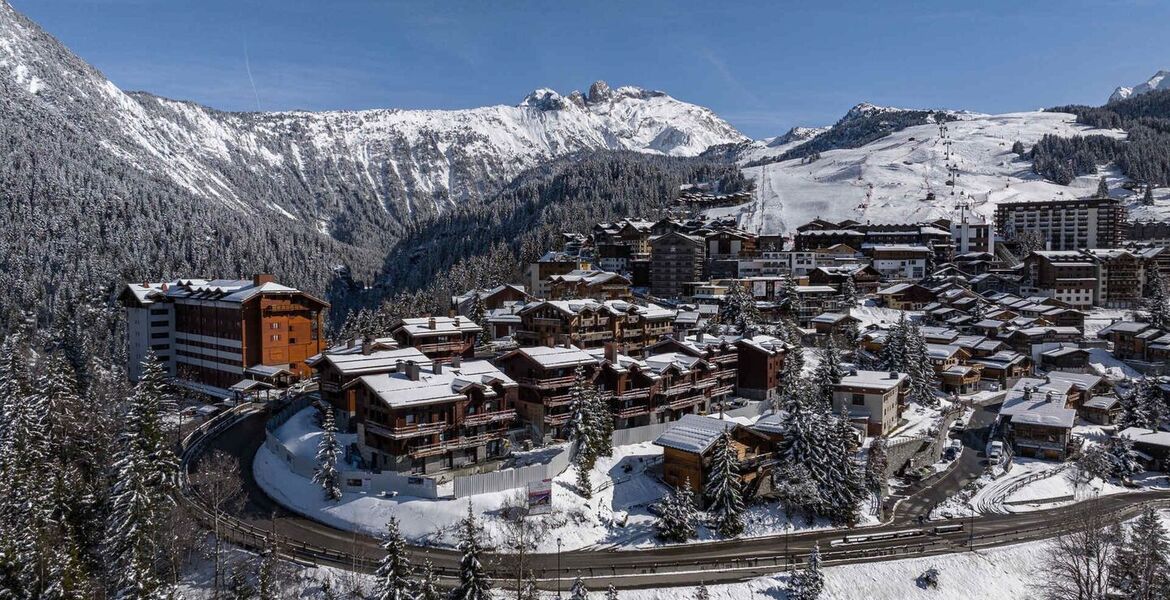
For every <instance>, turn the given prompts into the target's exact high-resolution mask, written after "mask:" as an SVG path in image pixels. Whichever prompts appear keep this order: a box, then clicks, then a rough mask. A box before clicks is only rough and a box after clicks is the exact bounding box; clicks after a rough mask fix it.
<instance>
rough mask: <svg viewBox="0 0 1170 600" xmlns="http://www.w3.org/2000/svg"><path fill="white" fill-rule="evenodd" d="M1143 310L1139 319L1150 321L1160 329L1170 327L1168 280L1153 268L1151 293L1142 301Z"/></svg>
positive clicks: (1150, 285) (1137, 316)
mask: <svg viewBox="0 0 1170 600" xmlns="http://www.w3.org/2000/svg"><path fill="white" fill-rule="evenodd" d="M1142 308H1143V309H1144V311H1143V312H1141V313H1140V314H1138V315H1136V318H1137V320H1139V321H1143V322H1146V323H1149V324H1150V325H1152V326H1154V327H1157V328H1159V329H1163V330H1167V329H1170V297H1168V294H1167V292H1166V280H1165V279H1164V278H1162V277H1161V276H1160V275H1158V274H1157V269H1154V270H1153V276H1152V277H1151V278H1150V283H1149V295H1148V296H1146V298H1145V299H1144V300H1143V301H1142Z"/></svg>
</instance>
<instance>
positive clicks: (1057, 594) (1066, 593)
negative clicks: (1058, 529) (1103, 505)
mask: <svg viewBox="0 0 1170 600" xmlns="http://www.w3.org/2000/svg"><path fill="white" fill-rule="evenodd" d="M1069 522H1070V523H1076V524H1077V525H1076V527H1075V528H1074V529H1073V530H1071V531H1069V532H1067V533H1064V534H1061V535H1059V536H1057V537H1056V539H1054V540H1053V541H1052V542H1051V545H1050V546H1049V548H1048V555H1047V557H1046V559H1045V561H1044V572H1043V573H1042V581H1041V582H1040V583H1039V584H1037V585H1036V591H1037V593H1038V594H1039V596H1040V597H1041V598H1044V599H1046V600H1101V599H1103V598H1105V597H1106V592H1107V591H1108V589H1109V566H1110V565H1111V564H1112V563H1113V557H1114V555H1116V553H1117V549H1118V546H1119V544H1120V542H1121V539H1122V536H1121V530H1120V526H1119V525H1117V524H1113V525H1112V526H1111V525H1110V524H1109V523H1108V521H1107V520H1106V519H1105V518H1104V517H1102V516H1101V515H1100V514H1099V513H1098V512H1097V511H1095V510H1094V509H1093V508H1092V507H1086V508H1084V509H1082V510H1081V511H1079V514H1077V515H1074V516H1073V517H1072V518H1071V519H1070V521H1069Z"/></svg>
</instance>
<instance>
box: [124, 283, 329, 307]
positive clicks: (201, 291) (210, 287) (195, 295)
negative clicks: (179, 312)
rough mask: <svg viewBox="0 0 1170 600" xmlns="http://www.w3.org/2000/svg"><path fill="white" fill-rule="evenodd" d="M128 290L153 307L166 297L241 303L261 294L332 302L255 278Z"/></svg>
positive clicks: (141, 285)
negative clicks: (260, 281)
mask: <svg viewBox="0 0 1170 600" xmlns="http://www.w3.org/2000/svg"><path fill="white" fill-rule="evenodd" d="M126 289H127V290H128V291H129V292H130V293H131V294H133V295H134V297H135V298H136V299H137V300H138V302H139V303H141V304H153V303H154V302H157V301H159V300H162V299H164V298H166V299H170V300H214V301H218V302H230V303H234V304H239V303H242V302H245V301H247V300H250V299H252V298H254V297H256V296H258V295H260V294H267V295H293V294H303V295H305V296H307V297H310V298H312V299H313V300H316V301H318V302H320V303H321V304H324V305H326V306H328V304H329V303H327V302H325V301H324V300H320V299H319V298H314V297H312V296H310V295H309V294H305V293H304V292H302V291H300V290H298V289H296V288H291V287H288V286H286V285H280V284H279V283H275V282H272V281H267V282H264V283H260V284H257V283H256V282H255V281H254V280H252V279H212V280H207V279H176V280H174V281H170V282H158V283H150V282H147V283H131V284H127V286H126Z"/></svg>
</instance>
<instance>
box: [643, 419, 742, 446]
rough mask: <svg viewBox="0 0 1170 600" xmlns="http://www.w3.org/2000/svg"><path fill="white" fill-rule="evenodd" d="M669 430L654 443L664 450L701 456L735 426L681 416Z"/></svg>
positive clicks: (717, 421)
mask: <svg viewBox="0 0 1170 600" xmlns="http://www.w3.org/2000/svg"><path fill="white" fill-rule="evenodd" d="M674 423H675V424H674V425H673V426H671V428H670V429H667V430H666V431H664V432H662V434H661V435H659V436H658V438H657V439H655V440H654V443H655V444H656V445H658V446H663V447H666V448H674V449H675V450H682V451H684V452H694V453H697V454H702V453H704V452H706V451H707V449H709V448H710V447H711V446H712V445H713V444H714V443H715V441H716V440H718V439H719V436H721V435H723V432H724V431H728V430H733V429H735V428H736V427H738V425H737V424H735V423H732V422H728V421H720V420H719V419H714V418H711V417H703V416H699V415H683V417H682V418H681V419H679V420H677V421H675V422H674Z"/></svg>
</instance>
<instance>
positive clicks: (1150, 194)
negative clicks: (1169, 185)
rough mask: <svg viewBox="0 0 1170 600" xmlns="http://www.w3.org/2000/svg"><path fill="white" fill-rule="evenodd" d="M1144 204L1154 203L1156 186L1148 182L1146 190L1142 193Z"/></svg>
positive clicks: (1150, 204)
mask: <svg viewBox="0 0 1170 600" xmlns="http://www.w3.org/2000/svg"><path fill="white" fill-rule="evenodd" d="M1142 204H1143V205H1145V206H1153V205H1154V186H1153V185H1150V184H1146V191H1145V193H1144V194H1142Z"/></svg>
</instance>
